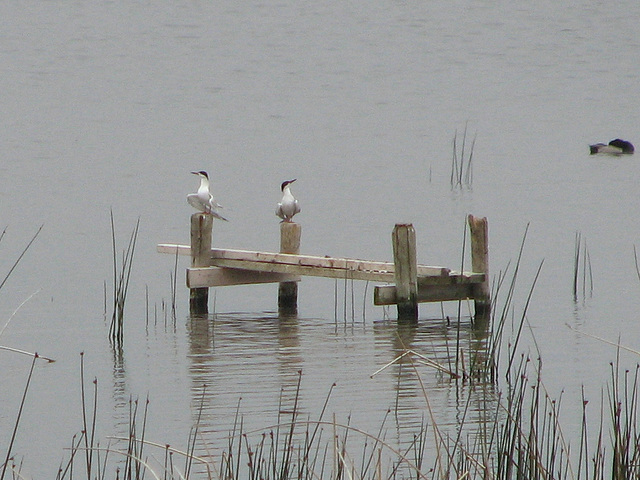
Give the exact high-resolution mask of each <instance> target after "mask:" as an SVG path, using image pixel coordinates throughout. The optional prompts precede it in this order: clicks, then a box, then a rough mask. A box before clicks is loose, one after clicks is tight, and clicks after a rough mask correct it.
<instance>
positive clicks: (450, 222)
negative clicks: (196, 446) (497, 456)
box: [0, 0, 640, 478]
mask: <svg viewBox="0 0 640 480" xmlns="http://www.w3.org/2000/svg"><path fill="white" fill-rule="evenodd" d="M638 18H640V3H638V2H635V1H624V2H619V3H617V4H615V6H614V5H611V4H608V3H606V2H596V1H587V0H585V1H579V2H552V1H542V2H536V3H535V4H534V3H530V2H521V1H515V2H485V1H480V0H477V1H473V0H467V1H453V2H450V1H440V0H437V1H432V2H425V1H412V0H407V1H395V0H373V1H369V2H353V1H346V2H345V1H335V0H328V1H323V2H308V1H296V2H293V1H290V0H282V1H274V2H270V1H267V2H257V1H253V0H249V1H244V2H237V1H234V2H230V1H224V0H222V1H207V2H205V1H183V0H176V1H171V2H145V1H142V2H121V1H103V0H100V1H94V2H61V1H57V0H51V1H46V2H45V1H21V0H16V1H8V2H2V3H1V4H0V25H1V28H0V70H1V72H2V74H1V75H0V92H1V94H0V122H1V131H2V136H1V140H0V157H1V158H2V160H1V162H0V173H1V175H0V185H1V187H0V227H2V228H4V227H6V233H5V235H4V237H3V238H2V241H1V242H0V253H1V254H0V272H2V273H3V275H4V274H5V273H6V272H8V271H9V269H10V268H11V266H12V264H13V263H14V262H15V260H16V258H18V256H19V255H20V253H21V252H22V249H23V248H24V247H25V245H26V244H27V243H28V241H29V240H30V239H31V237H32V236H33V235H34V234H35V232H36V231H37V229H38V228H39V227H40V226H41V225H43V229H42V231H41V233H40V235H39V236H38V238H37V239H36V241H35V242H34V244H33V245H32V247H31V248H30V249H29V251H28V252H27V253H26V255H25V256H24V258H23V259H22V261H21V262H20V264H19V265H18V267H17V268H16V270H15V271H14V272H13V273H12V275H11V277H10V278H9V280H8V281H7V283H6V284H5V285H4V286H3V287H2V289H1V290H0V326H4V325H5V323H6V322H7V321H8V320H9V319H11V321H10V322H9V323H8V325H6V328H4V330H3V331H2V335H1V336H0V345H4V346H9V347H13V348H20V349H23V350H27V351H31V352H34V351H37V352H38V353H39V354H41V355H45V356H48V357H52V358H54V359H56V362H55V363H51V364H45V363H44V362H38V363H37V364H36V368H35V371H34V375H33V379H32V383H31V385H30V389H29V393H28V397H27V401H26V404H25V407H24V411H23V413H22V417H21V424H20V428H19V430H18V435H17V439H16V444H15V445H14V452H15V453H16V455H17V456H18V458H23V459H24V465H23V474H25V475H26V476H27V478H31V477H33V478H52V476H53V475H54V474H55V472H56V471H57V468H58V465H59V463H60V461H61V459H62V458H63V457H64V456H65V455H66V451H65V448H66V447H68V445H69V444H70V441H71V437H72V436H73V434H74V433H77V432H78V431H80V430H81V429H82V423H81V403H80V353H81V352H84V370H85V379H86V381H87V383H89V382H90V381H91V380H92V379H93V378H96V379H97V381H98V392H99V393H98V400H99V401H98V405H99V412H100V413H99V416H98V433H99V435H101V436H102V438H106V437H107V436H110V435H113V436H118V435H122V434H124V433H126V428H127V422H128V415H129V404H128V402H129V399H130V398H146V397H147V396H148V397H149V399H150V407H149V422H148V424H149V427H148V432H147V438H149V439H153V440H154V441H157V442H159V443H163V444H164V443H170V444H172V445H184V443H185V442H186V439H187V436H188V433H189V429H190V428H191V426H192V425H193V423H194V418H195V417H196V414H197V412H198V408H199V407H198V404H199V403H198V402H199V401H198V399H199V398H200V397H199V395H200V392H201V391H202V386H203V385H205V384H206V385H207V392H208V394H207V397H206V408H204V411H203V423H202V432H203V433H202V435H203V437H204V439H205V441H206V442H208V444H210V445H213V446H216V445H218V443H217V442H222V445H223V446H224V442H225V440H220V439H222V438H223V437H224V436H225V435H226V434H227V432H228V431H229V429H230V427H231V426H232V422H233V416H234V412H235V411H236V409H238V404H240V407H239V408H240V410H241V411H242V412H243V414H244V415H245V416H246V420H245V421H246V424H247V428H248V429H260V428H264V427H266V426H268V425H270V424H273V423H274V422H275V419H276V417H277V411H278V402H279V401H280V398H281V395H282V391H285V392H286V394H287V395H291V392H292V390H293V389H295V388H296V384H297V381H298V372H300V371H301V372H302V377H301V380H300V382H301V383H300V394H299V395H300V399H299V401H300V408H301V409H302V411H304V412H306V413H307V414H309V415H316V413H317V412H318V411H319V409H320V408H321V406H322V404H323V402H324V399H325V398H326V396H327V394H328V392H329V390H330V388H331V385H332V384H333V383H335V384H336V387H335V389H334V391H333V393H332V397H331V402H330V405H329V410H330V411H331V412H335V414H336V415H337V416H338V417H340V418H342V419H344V418H345V417H347V416H348V415H351V423H352V424H354V425H357V426H358V427H359V428H362V429H363V430H368V431H373V432H375V431H377V429H378V427H379V425H380V422H381V419H382V418H383V416H384V412H385V411H386V410H387V409H388V408H390V406H392V405H394V404H396V403H397V402H398V398H401V406H400V408H399V410H400V411H401V412H402V415H400V416H399V417H398V420H397V421H398V422H399V425H400V426H399V427H398V431H402V429H403V428H406V429H410V427H412V426H415V425H416V424H419V423H420V421H421V418H422V417H423V416H424V405H423V399H422V398H421V394H420V393H419V388H418V387H417V384H416V380H415V378H413V379H411V378H409V379H407V380H406V383H403V384H400V383H399V382H398V375H397V372H396V371H394V370H393V369H387V370H384V371H383V372H381V373H380V374H378V375H375V376H373V377H372V376H371V375H372V374H373V373H374V372H376V371H377V370H378V369H379V368H381V367H382V366H384V365H385V364H387V363H388V362H390V361H392V360H393V359H394V358H395V356H397V355H398V354H399V352H400V351H401V349H400V348H399V346H398V331H397V328H396V324H395V321H394V316H395V313H394V311H393V309H389V310H388V311H387V310H384V309H382V308H381V307H374V306H373V300H372V285H369V286H365V285H364V284H363V283H355V284H354V285H353V286H351V285H347V286H346V287H344V286H343V284H342V283H339V284H336V283H335V282H333V281H332V280H327V279H314V278H304V279H303V280H302V282H301V284H300V291H299V318H298V319H297V320H294V321H293V320H292V321H291V322H290V323H288V322H285V321H282V320H281V319H278V316H277V313H276V310H277V309H276V291H277V287H276V286H275V285H260V286H238V287H226V288H218V289H216V290H215V291H212V294H211V299H210V306H211V310H212V311H215V314H212V315H211V316H210V318H209V319H207V320H204V321H199V322H198V321H195V320H193V319H190V318H189V315H188V290H187V288H186V286H185V285H184V269H185V268H186V267H187V265H188V259H187V258H180V259H179V262H178V270H177V272H178V273H177V275H178V277H177V295H176V305H177V311H176V316H175V318H174V317H172V315H171V312H170V307H169V305H170V302H171V274H172V272H173V268H174V259H173V258H172V257H171V256H170V255H160V254H158V253H157V252H156V244H158V243H188V242H189V216H190V215H191V213H193V211H192V210H191V208H190V206H189V205H188V204H187V203H186V201H185V197H186V195H187V194H188V193H191V192H193V191H195V189H196V188H197V178H195V176H193V175H191V174H190V173H189V172H190V171H192V170H201V169H203V170H207V171H208V172H209V174H210V176H211V179H212V189H213V191H214V193H215V195H216V198H217V200H218V202H219V203H221V204H222V205H224V207H225V208H224V215H225V216H226V217H227V218H229V220H230V221H229V222H228V223H222V222H216V224H215V226H214V242H213V243H214V245H215V246H218V247H226V248H239V249H250V250H265V251H276V250H277V249H278V245H279V244H278V242H279V226H278V221H279V219H278V218H277V217H276V216H275V215H274V210H275V205H276V203H277V202H278V200H279V198H280V188H279V187H280V183H281V182H282V181H283V180H288V179H291V178H297V179H298V180H297V182H296V183H295V184H294V185H293V192H294V194H295V195H296V196H297V198H298V199H299V201H300V203H301V206H302V212H301V213H300V214H299V215H298V216H297V217H296V220H297V221H298V222H299V223H300V224H301V225H302V247H301V251H302V253H307V254H312V255H332V256H346V257H356V258H363V259H371V260H391V256H392V252H391V231H392V229H393V226H394V224H395V223H399V222H411V223H413V225H414V226H415V229H416V232H417V239H418V260H419V262H420V263H424V264H429V265H442V266H447V267H450V268H458V267H459V265H460V262H461V256H462V255H461V252H462V249H463V232H464V225H465V217H466V214H468V213H472V214H474V215H477V216H486V217H487V218H488V221H489V235H490V246H489V255H490V262H491V264H490V268H491V274H492V276H494V278H495V276H497V275H499V273H500V272H503V271H505V270H506V269H507V267H508V265H511V267H510V268H513V263H514V262H515V260H516V258H517V255H518V251H519V248H520V245H521V243H522V240H523V235H524V232H525V229H526V228H527V225H528V232H527V237H526V241H525V247H524V250H523V257H522V261H521V264H520V272H519V283H518V288H517V289H516V293H515V297H514V306H513V309H514V312H513V317H514V318H517V317H518V316H519V315H521V314H522V311H523V308H524V304H525V301H526V298H527V295H528V293H529V291H530V287H531V285H532V284H533V279H534V276H535V273H536V271H537V269H538V267H539V265H540V263H541V262H543V261H544V264H543V266H542V270H541V273H540V277H539V278H538V281H537V282H536V285H535V289H534V293H533V296H532V300H531V303H530V305H529V308H528V310H527V314H526V316H527V319H526V324H527V327H526V329H525V332H524V334H523V338H522V340H521V343H520V345H519V347H520V348H521V349H522V350H523V351H524V352H528V353H530V354H531V355H532V356H537V355H538V351H539V352H540V355H541V357H542V358H543V364H544V369H543V377H544V379H545V382H546V386H547V388H548V390H549V392H550V394H551V395H559V394H560V393H561V392H562V391H564V392H566V396H567V398H566V400H565V402H566V403H570V401H572V400H575V399H578V398H579V397H580V389H581V388H582V386H583V385H584V386H585V390H586V392H587V395H589V396H590V398H593V399H594V400H595V399H598V398H599V397H600V394H601V391H602V388H603V385H604V384H605V382H606V380H607V378H608V375H609V362H610V361H612V360H613V359H615V355H616V352H615V348H614V347H612V346H611V345H609V344H607V343H605V342H602V341H599V340H597V339H594V338H593V336H597V337H601V338H603V339H607V340H609V341H612V342H617V341H618V340H619V339H620V340H621V342H622V343H623V344H625V346H627V347H629V348H631V349H635V350H638V349H640V326H639V324H638V322H639V320H640V319H639V318H638V312H639V311H640V295H639V294H640V280H639V279H638V275H637V272H636V268H635V264H634V245H636V244H638V243H639V242H640V222H638V219H637V212H638V210H639V207H640V191H639V190H638V184H639V183H640V169H639V168H638V161H639V160H638V157H637V155H632V156H622V157H614V156H608V157H601V156H590V155H589V148H588V145H589V144H590V143H595V142H608V141H609V140H611V139H613V138H616V137H621V138H625V139H627V140H630V141H632V142H635V143H636V145H638V144H640V127H639V126H640V95H638V88H639V87H638V86H639V85H640V66H639V65H638V61H637V59H638V58H640V37H639V36H638V30H637V26H638ZM465 127H466V128H467V132H468V140H469V141H470V140H471V139H472V138H474V137H475V138H476V141H475V144H474V148H473V179H472V182H471V184H470V185H464V186H463V187H462V188H452V186H451V183H450V173H451V164H452V140H453V138H454V135H455V134H456V132H458V139H460V135H461V134H462V132H463V130H464V129H465ZM110 211H113V216H114V224H115V230H116V239H117V242H118V246H117V248H118V251H119V252H120V251H121V250H122V249H123V248H124V247H125V246H126V243H127V241H128V238H129V235H130V233H131V231H132V229H133V227H134V225H135V223H136V221H137V219H138V218H139V219H140V229H139V236H138V241H137V244H136V250H135V257H134V260H133V265H132V273H131V280H130V285H129V290H128V296H127V303H126V307H125V309H126V310H125V312H126V313H125V330H124V342H123V349H122V351H121V353H120V354H115V353H114V351H113V349H112V347H111V345H110V343H109V338H108V330H109V320H110V316H111V285H112V282H113V273H112V269H113V266H112V261H113V259H112V245H111V227H110ZM576 232H579V233H580V235H581V238H582V239H583V241H584V242H586V247H587V250H588V253H589V261H590V266H591V271H592V278H593V293H592V294H591V293H589V292H587V293H586V294H585V295H579V296H578V299H577V300H576V299H574V296H573V292H572V281H573V268H574V252H575V239H576ZM509 262H511V264H510V263H509ZM105 285H106V291H107V298H106V301H105ZM345 288H346V289H345ZM336 290H337V292H338V293H337V298H336ZM345 292H346V293H345ZM25 301H26V302H25ZM23 302H24V304H23ZM105 303H106V306H105ZM16 309H17V311H16ZM457 311H458V305H457V303H447V304H444V305H440V304H424V305H421V306H420V323H419V326H418V327H417V328H416V329H414V330H413V331H412V332H411V333H410V335H409V338H406V339H405V340H407V341H408V342H409V343H410V345H411V347H412V348H413V349H414V350H416V351H419V352H421V353H422V354H424V355H427V356H430V355H431V356H434V357H438V356H439V355H442V351H443V350H442V349H443V348H444V346H443V345H444V343H446V338H447V326H446V324H445V322H443V320H442V318H443V314H444V316H447V315H448V316H450V317H451V318H456V316H457ZM463 311H466V306H465V307H464V309H463ZM14 312H15V313H14ZM105 312H106V315H105ZM466 315H467V318H466V319H463V321H464V322H466V323H468V313H466ZM637 361H638V358H637V356H634V355H633V354H623V363H624V362H626V363H628V366H632V365H634V364H635V363H637ZM29 366H30V359H29V357H25V356H23V355H18V354H15V353H12V352H9V351H3V350H0V386H1V387H0V452H6V447H7V445H8V442H9V439H10V433H11V431H12V429H13V425H14V423H15V419H16V415H17V412H18V408H19V405H20V399H21V396H22V391H23V388H24V385H25V383H26V378H27V374H28V371H29ZM409 377H411V376H409ZM422 380H423V381H424V383H425V385H426V388H427V390H428V391H429V392H431V395H433V401H432V405H433V408H434V411H435V413H436V415H437V416H438V418H439V419H440V420H441V421H442V423H443V425H449V424H455V421H454V418H455V417H456V414H458V413H459V409H460V405H457V404H456V395H454V392H455V391H456V389H457V388H459V387H458V386H456V384H455V382H453V383H452V382H449V381H443V379H442V378H441V377H439V376H437V375H436V374H435V373H434V372H433V371H431V370H429V369H425V370H424V371H423V372H422ZM398 390H399V391H398ZM571 408H573V407H568V409H569V411H570V412H571ZM574 417H575V416H572V415H571V414H570V413H569V415H568V418H567V421H568V424H569V426H568V427H567V428H568V432H570V431H571V423H572V422H577V421H578V419H577V418H574ZM403 422H404V423H403ZM398 436H401V435H400V434H398ZM105 441H106V440H105ZM201 453H202V452H201Z"/></svg>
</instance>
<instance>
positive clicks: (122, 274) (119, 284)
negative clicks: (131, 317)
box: [109, 210, 140, 345]
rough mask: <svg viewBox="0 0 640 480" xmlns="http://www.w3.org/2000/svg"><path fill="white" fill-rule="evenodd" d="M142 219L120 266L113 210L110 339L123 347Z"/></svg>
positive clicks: (133, 233)
mask: <svg viewBox="0 0 640 480" xmlns="http://www.w3.org/2000/svg"><path fill="white" fill-rule="evenodd" d="M139 227H140V218H138V220H137V221H136V225H135V227H134V229H133V231H132V232H131V236H130V237H129V243H128V244H127V248H126V249H125V250H123V252H122V260H121V262H120V265H118V253H117V247H116V228H115V224H114V220H113V210H112V211H111V246H112V254H113V312H112V315H111V325H110V327H109V338H110V339H111V342H112V343H114V344H116V345H121V344H122V341H123V334H124V306H125V303H126V300H127V292H128V290H129V280H130V278H131V267H132V265H133V254H134V252H135V248H136V241H137V239H138V228H139Z"/></svg>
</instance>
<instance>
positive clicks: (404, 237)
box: [392, 224, 418, 322]
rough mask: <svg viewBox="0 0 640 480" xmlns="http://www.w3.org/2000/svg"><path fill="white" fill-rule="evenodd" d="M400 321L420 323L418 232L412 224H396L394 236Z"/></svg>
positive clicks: (394, 259) (394, 260) (394, 258)
mask: <svg viewBox="0 0 640 480" xmlns="http://www.w3.org/2000/svg"><path fill="white" fill-rule="evenodd" d="M392 241H393V263H394V265H395V282H396V299H397V306H398V321H411V322H417V321H418V261H417V258H416V231H415V229H414V228H413V225H411V224H396V226H395V227H394V229H393V234H392Z"/></svg>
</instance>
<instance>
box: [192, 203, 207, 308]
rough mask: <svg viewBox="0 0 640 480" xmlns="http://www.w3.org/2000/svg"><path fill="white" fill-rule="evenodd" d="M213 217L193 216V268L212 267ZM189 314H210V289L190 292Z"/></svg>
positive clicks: (197, 289) (200, 214) (205, 215)
mask: <svg viewBox="0 0 640 480" xmlns="http://www.w3.org/2000/svg"><path fill="white" fill-rule="evenodd" d="M212 230H213V215H208V214H206V213H194V214H193V215H191V266H192V267H209V266H211V236H212ZM189 312H190V313H191V314H192V315H193V314H195V315H206V314H208V313H209V289H208V288H207V287H204V288H191V289H190V290H189Z"/></svg>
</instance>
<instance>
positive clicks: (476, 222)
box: [467, 215, 491, 317]
mask: <svg viewBox="0 0 640 480" xmlns="http://www.w3.org/2000/svg"><path fill="white" fill-rule="evenodd" d="M467 220H468V222H469V231H470V232H471V269H472V270H473V271H474V272H476V273H484V275H485V278H484V282H482V283H478V284H477V285H476V286H475V287H474V304H475V313H476V317H488V316H489V314H490V313H491V293H490V290H489V224H488V223H487V218H486V217H483V218H477V217H474V216H473V215H469V216H468V217H467Z"/></svg>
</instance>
